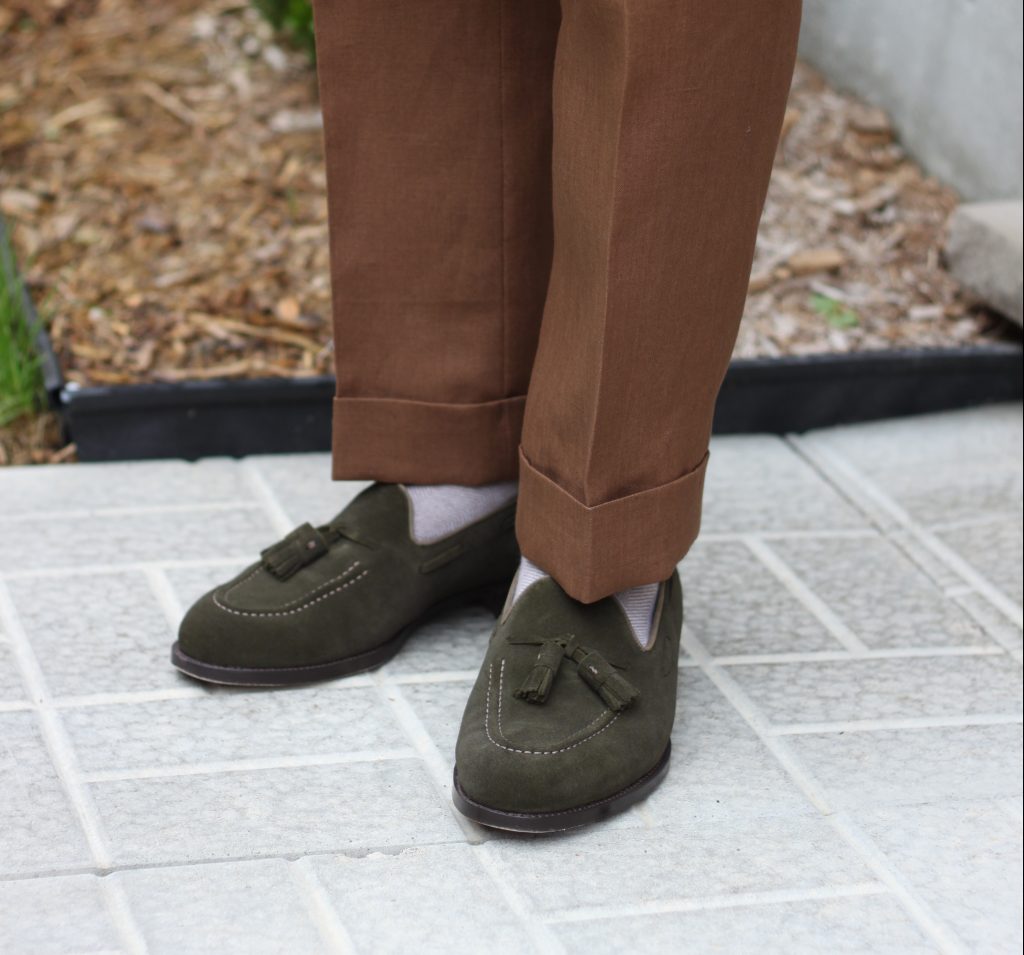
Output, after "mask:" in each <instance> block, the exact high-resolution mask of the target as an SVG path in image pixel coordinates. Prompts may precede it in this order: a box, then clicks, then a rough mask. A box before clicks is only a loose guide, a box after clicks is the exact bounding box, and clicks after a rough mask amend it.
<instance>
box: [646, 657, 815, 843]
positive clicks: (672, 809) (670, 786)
mask: <svg viewBox="0 0 1024 955" xmlns="http://www.w3.org/2000/svg"><path fill="white" fill-rule="evenodd" d="M643 805H644V808H645V810H646V811H647V812H648V813H649V814H650V816H651V817H652V818H653V819H654V820H655V821H656V822H658V823H659V824H664V825H669V824H672V823H674V822H681V821H690V820H700V821H703V820H712V819H717V820H721V821H723V822H724V821H726V820H728V819H733V818H736V817H737V816H739V817H752V816H759V815H784V814H785V815H790V814H802V813H811V812H813V811H814V810H813V808H812V806H811V804H810V803H809V802H808V801H807V799H806V797H805V796H804V795H803V794H802V793H801V792H800V791H799V790H798V789H797V788H796V786H795V785H794V784H793V782H792V780H791V779H790V778H789V776H788V775H787V774H786V772H785V771H784V770H783V769H782V767H781V766H780V765H779V763H778V762H777V761H776V759H775V757H774V756H772V754H771V753H770V752H768V750H767V749H766V748H765V746H764V744H763V743H762V742H761V741H760V740H759V739H758V738H757V736H756V735H755V734H754V732H753V730H751V729H750V727H749V726H747V724H746V722H745V721H744V720H743V718H742V717H741V716H740V715H739V714H738V713H737V712H736V710H735V709H733V707H732V704H730V703H729V702H728V700H726V699H725V697H723V696H722V695H721V693H719V692H718V690H717V689H716V688H715V686H714V685H713V684H712V683H711V682H710V681H709V680H708V679H707V677H705V676H704V674H702V673H701V672H700V671H699V670H696V669H683V670H680V672H679V701H678V704H677V714H676V723H675V727H674V729H673V731H672V765H671V768H670V769H669V774H668V777H667V779H666V780H665V782H663V783H662V784H661V786H660V787H659V788H658V789H656V790H655V791H654V793H652V794H651V796H650V797H649V798H648V799H647V800H646V802H645V803H644V804H643Z"/></svg>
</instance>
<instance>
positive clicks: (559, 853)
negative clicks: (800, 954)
mask: <svg viewBox="0 0 1024 955" xmlns="http://www.w3.org/2000/svg"><path fill="white" fill-rule="evenodd" d="M488 845H490V846H493V847H494V849H495V851H496V852H497V853H498V855H499V857H500V859H501V861H502V862H503V863H504V865H505V866H506V871H507V872H508V873H509V875H510V877H511V878H512V880H513V881H514V882H515V884H516V886H517V887H518V888H519V889H520V891H521V892H522V893H523V894H524V896H525V897H526V898H527V900H528V901H529V903H530V904H531V905H532V906H533V907H534V908H535V909H536V910H537V911H538V912H542V913H555V912H564V911H568V910H572V909H578V908H587V907H590V906H602V905H615V906H624V905H634V904H641V903H644V904H651V903H658V902H667V901H672V900H676V901H678V900H682V899H692V898H703V897H706V896H713V895H731V894H735V893H739V892H769V891H775V890H782V889H787V890H802V889H818V888H822V887H827V886H838V885H849V884H853V883H860V882H870V881H874V880H873V878H872V876H871V875H870V873H869V871H868V870H867V868H866V867H865V865H864V863H863V862H862V861H861V860H860V859H859V858H858V857H857V856H856V854H855V853H854V852H853V850H852V849H850V848H849V847H848V846H847V845H846V843H845V842H844V841H843V840H842V839H841V838H840V837H839V836H838V835H837V834H836V832H835V830H834V829H833V828H832V827H831V826H830V825H829V824H828V823H827V822H826V821H825V820H824V819H821V818H819V817H814V816H808V817H805V818H804V817H802V818H781V817H775V818H772V817H762V818H758V819H744V818H743V817H742V816H740V815H737V816H734V817H733V818H732V819H730V820H729V821H728V822H725V823H723V822H722V821H721V820H714V821H711V820H709V821H706V822H701V823H697V824H694V825H674V826H671V827H661V828H658V829H638V830H619V831H614V830H609V829H605V828H602V827H595V828H592V829H587V830H581V831H578V832H575V833H565V834H564V835H562V836H557V837H535V838H530V837H521V836H520V837H512V836H499V837H497V838H495V839H493V840H491V842H489V843H488Z"/></svg>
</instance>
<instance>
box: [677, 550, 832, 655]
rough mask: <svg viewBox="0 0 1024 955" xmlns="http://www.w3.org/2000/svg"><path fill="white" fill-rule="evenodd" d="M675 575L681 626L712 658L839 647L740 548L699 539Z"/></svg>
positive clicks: (754, 560) (787, 593)
mask: <svg viewBox="0 0 1024 955" xmlns="http://www.w3.org/2000/svg"><path fill="white" fill-rule="evenodd" d="M679 572H680V574H681V576H682V581H683V604H684V606H685V609H686V627H687V629H688V630H691V631H692V632H693V633H694V634H695V635H696V636H697V637H698V638H699V639H700V641H701V643H702V644H704V646H705V647H706V648H707V650H708V652H709V653H711V654H713V655H715V656H732V655H742V654H750V653H791V652H794V651H800V650H804V651H806V650H837V649H840V644H839V643H838V642H837V641H836V639H835V637H833V636H832V635H831V634H830V633H829V632H828V631H827V630H826V629H825V627H824V626H823V625H822V624H821V623H820V622H819V621H818V620H817V619H815V618H814V617H813V616H812V615H811V613H810V612H809V611H808V610H807V608H806V607H804V606H803V604H801V603H800V602H799V601H798V600H797V599H796V598H795V597H794V596H793V595H792V594H791V593H790V592H789V591H788V590H787V589H786V588H785V586H783V584H782V583H781V582H780V581H779V580H778V578H777V577H775V575H774V574H772V573H771V572H770V571H769V570H768V568H767V567H765V566H764V564H762V563H761V561H760V560H758V558H757V557H755V556H754V554H753V553H751V551H750V549H749V548H748V547H747V546H746V545H745V544H742V543H739V542H733V541H723V542H717V541H712V542H705V541H701V540H698V541H697V543H696V544H695V545H694V547H693V549H692V550H691V551H690V553H689V554H687V555H686V559H685V560H684V561H683V562H682V564H681V565H680V567H679ZM737 581H742V582H743V585H742V586H741V587H737V585H736V583H737Z"/></svg>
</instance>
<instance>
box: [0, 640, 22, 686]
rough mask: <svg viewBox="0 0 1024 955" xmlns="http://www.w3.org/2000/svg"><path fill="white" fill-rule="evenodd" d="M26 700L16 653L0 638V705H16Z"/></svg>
mask: <svg viewBox="0 0 1024 955" xmlns="http://www.w3.org/2000/svg"><path fill="white" fill-rule="evenodd" d="M24 699H25V688H24V686H22V683H21V674H20V673H19V672H18V664H17V661H16V660H15V658H14V651H13V650H12V649H11V647H10V645H9V644H8V643H7V642H6V641H5V639H4V637H3V636H0V703H14V702H17V701H19V700H24Z"/></svg>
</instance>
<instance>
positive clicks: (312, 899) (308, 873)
mask: <svg viewBox="0 0 1024 955" xmlns="http://www.w3.org/2000/svg"><path fill="white" fill-rule="evenodd" d="M288 871H289V874H290V875H291V878H292V882H294V883H295V885H296V887H297V888H298V890H299V893H300V895H301V896H302V899H303V902H305V904H306V911H307V913H308V915H309V918H310V921H312V923H313V925H314V926H315V927H316V930H317V931H318V932H319V933H320V936H321V938H323V940H324V942H326V943H327V945H328V946H329V947H330V950H331V951H332V952H334V953H335V955H355V952H356V946H355V943H354V942H353V941H352V936H351V935H350V934H349V931H348V929H347V928H346V927H345V923H344V921H343V920H342V918H341V914H340V913H339V912H338V909H337V906H335V904H334V903H333V902H332V901H331V897H330V896H329V895H328V894H327V890H326V889H325V888H324V886H323V883H322V882H321V881H320V876H319V875H317V873H316V870H315V869H314V868H313V863H312V860H311V859H309V857H303V858H301V859H297V860H296V861H295V862H291V863H289V864H288Z"/></svg>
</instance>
